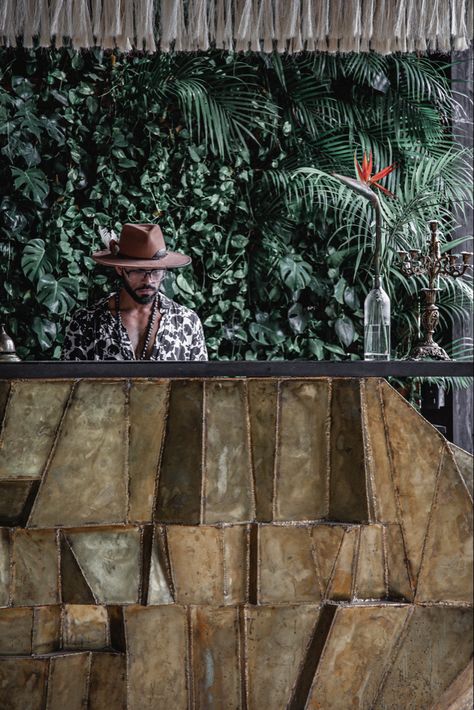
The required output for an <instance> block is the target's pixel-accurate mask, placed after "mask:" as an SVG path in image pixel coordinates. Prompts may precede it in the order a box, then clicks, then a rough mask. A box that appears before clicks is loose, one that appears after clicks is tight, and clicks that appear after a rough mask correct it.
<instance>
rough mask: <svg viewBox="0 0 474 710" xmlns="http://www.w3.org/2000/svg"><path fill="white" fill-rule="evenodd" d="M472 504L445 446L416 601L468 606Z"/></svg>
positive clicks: (470, 583)
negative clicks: (463, 603)
mask: <svg viewBox="0 0 474 710" xmlns="http://www.w3.org/2000/svg"><path fill="white" fill-rule="evenodd" d="M472 562H473V538H472V501H471V499H470V496H469V494H468V491H467V489H466V487H465V484H464V481H463V479H462V478H461V476H460V475H459V470H458V467H457V466H456V464H455V462H454V459H453V456H452V453H451V451H450V449H449V447H446V448H445V451H444V457H443V463H442V466H441V471H440V475H439V481H438V489H437V492H436V497H435V500H434V503H433V509H432V512H431V517H430V522H429V527H428V533H427V538H426V543H425V548H424V551H423V561H422V565H421V570H420V576H419V579H418V588H417V592H416V601H419V602H427V601H431V602H441V601H443V602H461V603H462V602H467V603H468V604H469V603H470V604H472V601H473V599H472V592H473V589H472V584H473V578H472Z"/></svg>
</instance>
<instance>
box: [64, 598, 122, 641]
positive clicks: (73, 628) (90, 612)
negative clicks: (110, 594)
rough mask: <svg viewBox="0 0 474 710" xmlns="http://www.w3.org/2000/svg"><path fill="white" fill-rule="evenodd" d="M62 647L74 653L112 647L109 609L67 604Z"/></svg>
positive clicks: (65, 606) (89, 605)
mask: <svg viewBox="0 0 474 710" xmlns="http://www.w3.org/2000/svg"><path fill="white" fill-rule="evenodd" d="M62 645H63V648H64V649H67V650H72V651H77V650H79V649H80V650H92V649H103V648H106V647H107V646H110V636H109V620H108V615H107V609H106V608H105V607H103V606H92V605H91V604H65V605H64V611H63V619H62Z"/></svg>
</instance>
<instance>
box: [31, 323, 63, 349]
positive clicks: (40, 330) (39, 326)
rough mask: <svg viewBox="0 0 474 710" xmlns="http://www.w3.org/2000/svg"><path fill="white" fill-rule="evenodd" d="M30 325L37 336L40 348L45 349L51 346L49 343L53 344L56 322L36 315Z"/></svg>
mask: <svg viewBox="0 0 474 710" xmlns="http://www.w3.org/2000/svg"><path fill="white" fill-rule="evenodd" d="M31 327H32V329H33V332H34V333H36V335H37V336H38V342H39V344H40V348H41V350H47V349H48V348H50V347H51V345H53V343H54V341H55V340H56V335H57V327H56V323H53V321H50V320H47V319H46V318H39V317H38V316H35V318H33V324H32V326H31Z"/></svg>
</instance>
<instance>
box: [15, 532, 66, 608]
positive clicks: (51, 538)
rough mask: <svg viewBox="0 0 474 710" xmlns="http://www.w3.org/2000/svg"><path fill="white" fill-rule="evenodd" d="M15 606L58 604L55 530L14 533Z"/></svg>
mask: <svg viewBox="0 0 474 710" xmlns="http://www.w3.org/2000/svg"><path fill="white" fill-rule="evenodd" d="M13 569H14V575H13V585H12V587H13V589H12V597H13V604H14V605H15V606H29V605H44V604H58V603H59V579H58V550H57V542H56V533H55V531H54V530H20V529H18V528H17V529H16V530H15V532H14V534H13Z"/></svg>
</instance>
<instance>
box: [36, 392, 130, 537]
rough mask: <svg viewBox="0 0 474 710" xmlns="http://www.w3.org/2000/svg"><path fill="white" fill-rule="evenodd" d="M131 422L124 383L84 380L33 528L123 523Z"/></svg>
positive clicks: (39, 498) (65, 425)
mask: <svg viewBox="0 0 474 710" xmlns="http://www.w3.org/2000/svg"><path fill="white" fill-rule="evenodd" d="M126 455H127V421H126V411H125V385H124V383H122V382H87V381H85V382H80V383H79V384H78V385H77V388H76V389H75V391H74V394H73V397H72V401H71V403H70V405H69V409H68V412H67V414H66V417H65V420H64V423H63V426H62V430H61V436H60V438H59V441H58V443H57V446H56V450H55V452H54V454H53V457H52V460H51V463H50V466H49V468H48V470H47V472H46V475H45V479H44V480H43V483H42V485H41V487H40V490H39V493H38V496H37V499H36V502H35V505H34V507H33V510H32V514H31V518H30V521H29V526H31V527H53V526H65V527H75V526H79V525H83V524H85V523H87V524H92V523H95V524H101V523H119V522H123V521H124V520H125V517H126V510H127V496H128V481H127V478H126V471H125V465H126Z"/></svg>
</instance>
